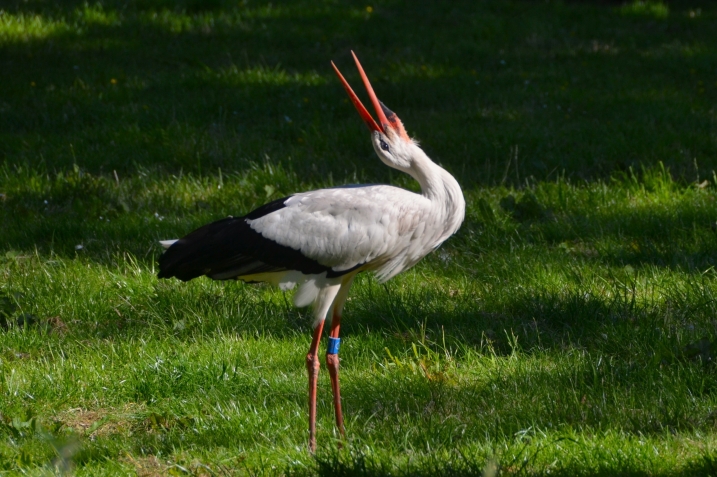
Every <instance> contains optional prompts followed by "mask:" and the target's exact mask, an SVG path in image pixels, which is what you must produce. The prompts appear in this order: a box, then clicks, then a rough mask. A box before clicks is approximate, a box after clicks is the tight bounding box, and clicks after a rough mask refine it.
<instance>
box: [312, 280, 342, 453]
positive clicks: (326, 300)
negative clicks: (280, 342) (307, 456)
mask: <svg viewBox="0 0 717 477" xmlns="http://www.w3.org/2000/svg"><path fill="white" fill-rule="evenodd" d="M338 292H339V285H333V286H328V287H325V288H323V289H321V290H320V291H319V294H318V295H317V297H316V301H315V302H314V336H313V338H312V340H311V346H310V347H309V353H308V354H307V355H306V370H307V371H308V373H309V451H311V452H312V453H313V452H315V451H316V383H317V379H318V377H319V367H320V366H321V365H320V363H319V356H318V354H319V343H320V342H321V332H322V331H323V329H324V320H325V319H326V313H328V311H329V308H330V307H331V304H332V303H333V301H334V298H335V297H336V294H337V293H338Z"/></svg>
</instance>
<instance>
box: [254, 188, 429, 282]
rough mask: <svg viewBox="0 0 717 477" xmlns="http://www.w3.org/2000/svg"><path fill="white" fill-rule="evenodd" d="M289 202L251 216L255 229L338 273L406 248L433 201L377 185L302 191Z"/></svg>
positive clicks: (382, 259)
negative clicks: (259, 215) (277, 208)
mask: <svg viewBox="0 0 717 477" xmlns="http://www.w3.org/2000/svg"><path fill="white" fill-rule="evenodd" d="M285 205H286V206H285V207H284V208H282V209H280V210H277V211H275V212H273V213H271V214H267V215H264V216H262V217H259V218H257V219H250V220H248V222H249V224H250V226H251V228H252V229H253V230H256V231H257V232H259V233H260V234H261V235H262V236H263V237H265V238H267V239H269V240H272V241H275V242H277V243H280V244H282V245H284V246H287V247H290V248H291V249H294V250H298V251H300V252H301V254H302V255H303V256H304V257H307V258H310V259H312V260H314V261H316V262H317V263H319V264H321V265H325V266H328V267H331V269H332V270H334V271H337V272H338V271H343V270H351V269H353V268H355V267H358V266H361V265H363V264H372V263H373V264H375V263H379V264H380V263H384V262H386V261H388V260H391V259H393V258H395V257H396V255H397V254H399V253H400V252H401V251H403V250H406V249H407V248H408V247H409V244H410V241H411V238H412V236H413V232H414V231H415V230H416V228H417V227H419V225H420V221H421V218H422V217H423V216H424V214H425V212H426V211H427V210H428V209H429V208H430V201H429V200H428V199H426V198H425V197H423V196H421V195H419V194H414V193H413V192H409V191H406V190H403V189H399V188H397V187H391V186H384V185H376V186H354V187H338V188H334V189H321V190H316V191H311V192H304V193H300V194H296V195H294V196H292V197H289V198H288V199H287V200H286V204H285ZM427 252H428V250H427V251H426V253H427ZM424 255H425V253H424ZM372 268H374V267H372Z"/></svg>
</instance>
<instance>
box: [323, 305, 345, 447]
mask: <svg viewBox="0 0 717 477" xmlns="http://www.w3.org/2000/svg"><path fill="white" fill-rule="evenodd" d="M340 326H341V312H340V311H338V310H336V309H335V310H334V314H333V317H332V318H331V332H330V333H329V336H330V337H331V338H335V339H338V338H339V328H340ZM329 342H331V340H329ZM336 346H337V348H336V350H332V349H331V344H329V349H327V351H326V367H327V368H329V376H331V391H332V392H333V394H334V411H335V412H336V427H337V428H338V430H339V432H340V433H341V436H342V437H345V436H346V433H345V432H344V416H343V414H342V413H341V390H340V388H339V354H338V344H337V345H336ZM332 351H333V352H332Z"/></svg>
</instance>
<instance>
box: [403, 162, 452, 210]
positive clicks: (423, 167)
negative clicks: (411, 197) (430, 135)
mask: <svg viewBox="0 0 717 477" xmlns="http://www.w3.org/2000/svg"><path fill="white" fill-rule="evenodd" d="M406 172H408V173H409V174H410V175H411V176H412V177H413V178H414V179H416V180H417V181H418V183H419V184H420V185H421V193H422V195H423V196H424V197H426V198H428V199H430V200H431V201H437V202H443V201H445V200H447V199H448V198H449V197H448V196H450V195H453V194H454V193H455V192H456V191H457V193H458V194H459V195H460V196H461V198H463V194H462V193H461V188H460V186H459V185H458V182H457V181H456V180H455V179H454V178H453V176H452V175H450V174H449V173H448V171H446V170H445V169H444V168H442V167H441V166H439V165H438V164H436V163H435V162H433V161H432V160H431V159H430V158H429V157H428V156H427V155H426V154H425V153H424V152H423V151H422V150H420V149H418V151H416V153H415V154H414V156H413V163H412V164H411V168H410V169H409V170H407V171H406Z"/></svg>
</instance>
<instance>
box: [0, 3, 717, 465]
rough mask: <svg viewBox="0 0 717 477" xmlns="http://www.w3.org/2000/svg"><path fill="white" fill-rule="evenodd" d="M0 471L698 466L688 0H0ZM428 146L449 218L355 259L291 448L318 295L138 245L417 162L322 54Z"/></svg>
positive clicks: (708, 343)
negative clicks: (357, 268)
mask: <svg viewBox="0 0 717 477" xmlns="http://www.w3.org/2000/svg"><path fill="white" fill-rule="evenodd" d="M2 8H3V10H2V12H1V13H0V69H2V71H3V73H4V75H3V81H1V82H0V224H2V233H1V235H0V325H2V328H1V331H0V475H45V474H53V473H63V472H65V473H71V474H76V475H127V474H133V473H134V474H137V475H141V476H149V475H167V474H170V475H245V474H246V475H317V474H318V475H365V476H374V475H375V476H378V475H388V474H391V475H419V476H420V475H426V476H427V475H485V476H489V475H497V473H499V474H500V475H515V476H523V475H530V476H540V475H548V474H550V475H564V476H614V475H624V476H673V475H677V476H685V477H686V476H693V475H694V476H702V475H717V432H715V428H716V425H717V417H716V416H717V414H716V409H717V399H716V398H715V382H717V381H716V378H717V368H715V364H714V362H715V360H716V359H717V322H716V321H715V316H717V274H716V273H715V270H714V268H713V266H714V264H715V261H716V260H717V225H716V224H717V207H715V201H716V200H717V176H715V170H717V117H716V116H715V107H716V106H717V83H715V82H714V81H715V72H716V70H715V65H716V64H717V41H715V37H714V32H713V25H714V21H715V19H716V18H717V8H716V7H715V6H714V5H713V4H712V3H710V2H697V1H695V2H661V1H633V2H626V3H619V2H615V3H612V2H541V3H537V2H519V1H514V2H498V1H486V2H468V1H466V2H451V3H439V2H419V4H411V5H408V4H404V3H401V2H393V1H382V2H371V3H370V4H368V3H366V2H364V3H358V2H338V3H336V2H330V1H326V2H302V1H291V2H278V3H277V2H274V3H271V4H270V3H262V2H254V1H248V2H247V1H244V2H224V1H221V0H214V1H209V2H198V1H193V0H178V1H176V2H170V1H166V0H136V1H132V2H120V1H110V0H108V1H102V2H95V3H89V2H77V1H71V0H67V1H64V2H60V3H49V2H43V1H40V0H29V1H26V2H16V3H8V4H7V5H4V6H3V7H2ZM350 49H354V50H355V51H356V52H357V54H358V55H359V57H360V58H361V59H362V61H363V63H364V66H365V68H366V70H367V72H368V74H369V76H370V77H371V78H372V80H373V82H374V87H375V89H376V91H377V93H378V95H379V96H380V97H381V98H382V99H383V100H385V102H386V103H387V104H388V105H389V106H390V107H391V108H393V109H394V110H396V111H397V113H398V114H399V115H400V116H401V118H402V119H403V120H404V123H405V124H406V125H407V128H408V130H409V133H411V134H414V135H416V136H417V137H418V138H419V139H421V140H422V143H423V145H424V148H425V149H426V151H427V152H428V153H429V155H431V157H433V158H434V159H435V160H437V161H438V162H440V163H441V164H443V165H444V166H445V167H446V168H447V169H449V170H450V171H451V172H453V173H454V174H455V175H456V177H457V178H458V179H459V181H460V182H461V184H462V186H463V190H464V193H465V196H466V199H467V203H468V211H467V217H466V222H465V223H464V225H463V227H462V229H461V231H460V232H459V233H458V234H457V235H456V236H455V237H454V238H452V239H451V240H450V241H449V242H448V243H446V244H445V245H444V246H443V247H442V248H441V249H440V250H438V251H437V252H436V253H434V254H432V255H430V256H429V257H427V258H426V259H425V260H424V261H423V262H421V264H419V265H418V266H416V267H415V268H414V269H413V270H411V271H409V272H407V273H405V274H403V275H401V276H399V277H397V278H395V279H393V280H392V281H390V282H389V283H387V284H386V285H379V284H378V283H376V281H375V280H373V278H371V277H369V276H364V277H360V278H359V279H358V280H357V283H356V284H355V285H354V288H353V290H352V295H351V298H350V301H349V302H348V303H347V306H346V312H345V316H346V318H345V320H344V321H345V323H343V326H342V335H343V337H344V343H343V346H342V354H341V356H342V385H343V398H344V410H345V415H346V418H347V423H346V426H347V433H348V441H347V443H346V445H345V446H344V448H343V449H341V450H339V449H337V445H336V434H335V432H334V430H333V418H332V414H333V412H332V409H331V401H330V387H329V383H328V378H327V377H326V375H325V373H322V377H321V381H320V389H319V412H318V419H319V422H318V432H319V436H318V437H319V451H318V453H317V455H316V456H315V457H314V456H311V455H309V454H308V452H307V451H306V440H307V432H306V427H307V422H306V421H307V416H306V414H307V413H306V409H305V408H306V389H305V388H306V376H305V371H304V363H303V361H304V356H305V352H306V349H307V347H308V343H309V336H310V317H309V316H308V313H307V311H306V310H297V309H294V308H292V307H291V306H290V305H289V303H290V297H287V296H284V295H283V294H282V293H281V292H279V291H276V290H274V289H272V288H268V287H263V286H247V285H242V284H235V283H216V282H212V281H209V280H204V279H200V280H195V281H193V282H190V283H187V284H184V283H178V282H176V281H158V280H157V279H156V278H155V276H156V270H155V266H156V260H157V257H158V255H159V253H161V251H160V249H159V247H158V245H157V240H158V239H166V238H171V237H177V236H180V235H181V234H184V233H186V232H188V231H190V230H191V229H192V228H193V227H196V226H199V225H201V224H204V223H206V222H208V221H211V220H214V219H216V218H220V217H223V216H226V215H230V214H232V215H236V214H240V213H243V212H246V211H248V210H250V209H251V208H252V207H255V206H258V205H260V204H262V203H264V202H266V201H268V200H270V199H273V198H278V197H281V196H282V195H287V194H290V193H292V192H295V191H299V190H308V189H311V188H317V187H326V186H332V185H337V184H345V183H356V182H367V183H393V184H395V185H399V186H402V187H407V188H411V189H415V188H416V185H415V184H413V183H412V182H411V180H410V178H407V177H403V176H401V175H400V174H398V173H397V172H395V171H391V170H389V169H387V168H386V167H385V166H383V165H382V164H381V163H380V162H379V161H377V160H376V158H375V156H374V154H373V152H372V151H371V148H370V146H369V143H368V140H367V139H368V138H367V135H366V131H365V129H364V127H363V126H362V125H361V122H360V121H359V120H358V118H357V117H356V115H355V113H354V112H353V110H352V107H351V105H350V104H349V103H348V101H347V100H346V99H345V96H344V93H343V90H342V88H341V87H340V85H339V84H338V82H337V80H336V79H335V78H334V77H333V72H332V71H331V69H330V67H329V63H328V62H329V60H332V59H333V60H334V61H336V62H337V64H338V65H339V67H340V68H341V69H342V70H343V71H344V73H345V74H347V76H348V78H349V81H351V82H352V83H356V84H357V81H358V77H357V75H356V74H355V73H354V72H353V70H352V66H351V62H350V59H349V55H348V51H349V50H350Z"/></svg>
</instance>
